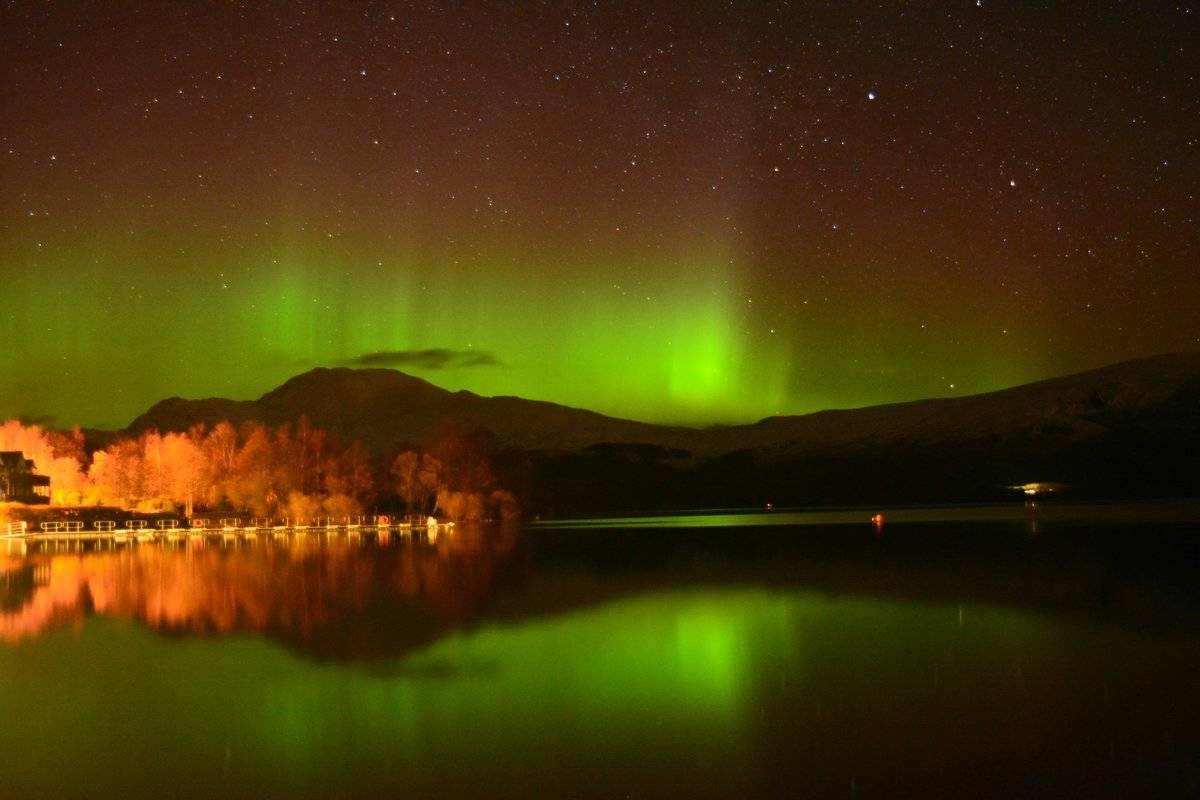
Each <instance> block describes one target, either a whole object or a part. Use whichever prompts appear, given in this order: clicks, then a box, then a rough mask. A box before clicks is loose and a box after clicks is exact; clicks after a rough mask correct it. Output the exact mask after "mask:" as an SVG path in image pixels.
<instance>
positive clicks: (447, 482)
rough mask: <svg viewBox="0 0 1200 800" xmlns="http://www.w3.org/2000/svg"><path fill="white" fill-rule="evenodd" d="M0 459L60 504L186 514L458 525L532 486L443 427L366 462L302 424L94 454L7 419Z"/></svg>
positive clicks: (246, 428)
mask: <svg viewBox="0 0 1200 800" xmlns="http://www.w3.org/2000/svg"><path fill="white" fill-rule="evenodd" d="M0 450H21V451H22V452H24V453H25V455H26V457H27V458H32V459H33V460H34V462H35V464H36V466H37V470H38V472H40V473H42V474H44V475H49V476H50V489H51V503H52V504H55V505H85V506H86V505H111V506H117V507H120V508H126V509H136V510H139V511H143V512H162V511H172V512H177V513H181V514H184V515H186V516H189V517H190V516H192V515H193V514H194V513H195V512H196V511H197V510H198V509H201V510H206V511H215V510H232V511H245V512H248V513H251V514H254V515H255V516H264V517H289V518H296V519H300V518H304V519H307V518H311V517H315V516H322V515H324V516H330V517H344V516H352V515H356V514H362V513H365V512H367V511H371V510H385V511H404V512H405V513H412V514H421V515H426V514H441V515H444V516H448V517H451V518H454V519H490V518H512V517H515V516H517V515H518V514H519V509H520V503H519V502H518V497H519V496H521V494H522V491H523V488H524V486H525V485H526V484H527V477H526V476H527V474H528V467H527V462H526V459H525V458H524V456H523V454H521V453H520V452H518V451H515V450H512V449H505V448H502V447H501V446H500V445H499V443H498V442H497V441H496V440H495V438H494V437H493V436H491V435H490V434H488V433H486V432H477V433H468V432H464V431H463V430H461V429H459V428H456V427H453V426H446V427H444V428H442V429H441V430H439V431H438V432H437V433H436V434H435V435H434V436H433V437H432V438H431V440H430V441H429V442H428V443H427V444H426V445H425V446H423V447H418V446H411V447H405V448H400V449H399V450H398V451H397V452H394V453H392V454H390V455H388V456H384V457H380V456H377V455H375V454H372V453H371V452H370V451H369V450H368V449H367V448H366V447H365V446H364V445H363V444H362V443H361V442H358V441H351V442H343V441H342V440H340V439H339V438H338V437H337V436H335V435H332V434H330V433H329V432H327V431H325V430H323V429H321V428H318V427H315V426H313V425H311V424H310V423H309V422H308V420H307V419H304V418H301V419H300V420H299V421H298V422H296V423H294V424H293V423H284V424H282V425H279V426H278V427H270V426H267V425H264V424H262V423H259V422H246V423H243V424H242V425H241V426H237V427H235V426H234V425H232V424H230V423H229V422H220V423H218V424H216V425H214V426H212V427H211V428H208V427H206V426H203V425H197V426H195V427H193V428H191V429H190V430H188V431H186V432H183V433H165V434H164V433H159V432H157V431H148V432H146V433H143V434H142V435H140V436H137V437H125V438H118V439H116V440H115V441H112V442H110V443H108V444H107V446H105V447H103V448H102V449H96V450H94V451H89V449H88V448H87V446H86V441H85V437H84V436H83V434H82V433H81V432H80V431H79V430H78V429H76V430H75V431H73V432H72V433H70V434H65V433H61V432H58V431H53V430H46V429H43V428H41V427H39V426H36V425H28V426H27V425H23V424H21V423H20V422H18V421H15V420H14V421H9V422H6V423H4V424H3V425H2V426H0Z"/></svg>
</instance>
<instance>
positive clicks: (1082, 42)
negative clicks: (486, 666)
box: [0, 0, 1200, 427]
mask: <svg viewBox="0 0 1200 800" xmlns="http://www.w3.org/2000/svg"><path fill="white" fill-rule="evenodd" d="M1198 13H1200V12H1197V11H1196V10H1194V9H1190V8H1188V7H1187V6H1186V5H1174V4H1169V3H1138V4H1114V3H1104V2H1102V3H1086V4H1085V3H1061V4H1053V6H1052V7H1037V8H1034V7H1030V6H1029V5H1028V4H1006V3H999V2H990V0H982V2H976V0H969V2H956V3H946V4H928V5H921V6H920V7H908V6H906V5H902V4H882V5H861V6H859V5H855V6H848V5H847V4H842V3H831V4H801V3H796V4H788V3H770V2H768V3H757V2H755V3H749V2H747V3H731V4H721V5H720V6H718V5H717V4H702V5H700V6H693V5H692V4H684V3H665V2H660V3H645V4H593V3H519V4H510V3H498V2H497V3H490V2H476V3H467V4H463V5H454V6H449V5H442V4H400V3H365V4H355V3H336V4H334V3H330V4H317V3H291V2H288V3H285V2H264V3H254V4H235V3H216V2H212V3H207V2H195V3H186V4H184V3H143V4H125V3H102V4H59V5H55V6H43V5H42V4H34V3H24V2H15V3H7V4H5V5H4V6H3V7H2V8H0V70H2V76H3V77H2V79H0V86H2V92H3V94H2V95H0V138H2V140H0V145H2V147H0V299H2V301H3V306H4V307H3V313H0V418H4V417H8V416H17V415H21V416H26V417H38V418H41V417H48V418H50V419H52V420H53V421H54V422H55V423H57V424H61V425H70V424H72V423H75V422H78V423H81V424H84V425H100V426H112V427H120V426H123V425H125V424H126V423H128V422H129V421H130V419H132V417H133V416H135V415H136V414H138V413H139V412H141V411H143V410H144V409H145V408H146V407H147V406H149V405H150V404H151V403H153V402H155V401H156V400H158V399H161V398H163V397H166V396H171V395H182V396H187V397H202V396H210V395H223V396H229V397H237V398H247V397H256V396H258V395H260V394H262V393H263V392H265V391H267V390H269V389H270V388H272V387H274V386H275V385H277V384H278V383H280V382H282V381H283V380H285V379H286V378H288V377H290V376H291V375H294V374H296V373H298V372H301V371H304V370H306V369H309V368H311V367H313V366H317V365H324V366H335V365H355V364H359V365H367V364H369V365H375V366H395V367H396V368H398V369H402V370H405V371H409V372H413V373H415V374H418V375H421V376H422V377H425V378H427V379H429V380H431V381H433V382H434V383H437V384H439V385H442V386H445V387H447V388H451V389H458V388H467V389H471V390H472V391H476V392H479V393H482V394H516V395H521V396H524V397H530V398H536V399H545V400H553V401H556V402H561V403H566V404H570V405H575V406H581V407H587V408H593V409H596V410H599V411H603V412H606V413H610V414H615V415H619V416H627V417H633V418H638V419H645V420H652V421H682V422H688V423H695V424H702V423H712V422H735V421H747V420H752V419H756V418H758V417H762V416H766V415H769V414H775V413H800V412H806V411H812V410H817V409H820V408H827V407H834V406H857V405H865V404H870V403H878V402H888V401H896V400H903V399H911V398H917V397H929V396H943V395H951V394H966V393H972V392H978V391H986V390H990V389H995V388H1000V387H1004V386H1010V385H1014V384H1017V383H1021V382H1024V381H1028V380H1034V379H1038V378H1042V377H1049V376H1052V375H1057V374H1063V373H1067V372H1072V371H1078V370H1081V369H1086V368H1089V367H1094V366H1099V365H1101V364H1105V363H1111V362H1113V361H1117V360H1121V359H1124V358H1132V357H1135V356H1140V355H1149V354H1153V353H1159V352H1165V351H1176V350H1194V349H1196V348H1197V347H1198V346H1200V322H1198V321H1197V315H1196V313H1195V310H1196V308H1197V307H1200V281H1197V280H1196V279H1195V272H1196V266H1197V256H1198V254H1200V241H1198V233H1197V231H1198V230H1200V228H1198V226H1197V224H1196V223H1197V219H1196V213H1197V186H1198V185H1200V181H1198V178H1200V169H1198V159H1197V150H1198V148H1200V133H1198V130H1200V129H1198V126H1197V123H1196V120H1197V119H1200V107H1198V106H1200V104H1198V103H1197V99H1196V92H1197V88H1198V85H1197V84H1198V79H1197V72H1198V69H1197V64H1198V63H1200V59H1197V53H1196V46H1195V42H1196V41H1197V40H1200V37H1198V36H1197V30H1196V28H1197V15H1198Z"/></svg>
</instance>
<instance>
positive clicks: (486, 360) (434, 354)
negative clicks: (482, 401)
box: [346, 347, 503, 369]
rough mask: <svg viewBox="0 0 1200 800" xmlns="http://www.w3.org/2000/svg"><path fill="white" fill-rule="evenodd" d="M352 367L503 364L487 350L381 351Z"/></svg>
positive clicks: (352, 363)
mask: <svg viewBox="0 0 1200 800" xmlns="http://www.w3.org/2000/svg"><path fill="white" fill-rule="evenodd" d="M346 364H347V365H348V366H352V367H418V368H421V369H448V368H450V367H499V366H503V362H501V361H500V359H498V358H497V357H496V354H495V353H490V352H488V351H487V350H449V349H446V348H441V347H437V348H430V349H428V350H381V351H379V352H377V353H364V354H363V355H361V356H359V357H358V358H352V359H350V360H349V361H347V362H346Z"/></svg>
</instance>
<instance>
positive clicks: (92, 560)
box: [0, 526, 516, 657]
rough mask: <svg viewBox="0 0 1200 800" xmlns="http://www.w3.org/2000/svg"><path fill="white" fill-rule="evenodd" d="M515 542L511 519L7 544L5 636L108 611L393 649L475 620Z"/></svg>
mask: <svg viewBox="0 0 1200 800" xmlns="http://www.w3.org/2000/svg"><path fill="white" fill-rule="evenodd" d="M515 542H516V530H515V528H513V527H499V526H493V527H487V528H484V527H479V526H474V527H473V526H463V527H460V528H455V529H452V532H451V533H446V532H442V533H441V535H439V536H427V535H426V534H424V533H423V532H418V533H411V534H406V535H403V536H401V535H400V534H398V533H395V532H392V533H391V534H387V533H384V534H376V533H370V534H351V535H347V534H345V533H340V534H307V535H289V536H273V535H269V534H258V535H252V536H230V537H188V538H184V539H181V540H179V541H176V542H159V543H153V544H132V543H130V544H120V545H118V544H113V543H109V542H101V543H87V544H84V545H80V544H69V545H68V544H61V545H57V546H56V545H54V544H51V543H38V544H33V545H30V546H27V547H25V548H22V549H23V550H24V553H21V552H19V551H18V552H17V553H10V554H6V555H0V640H3V641H7V642H16V641H19V640H22V639H25V638H28V637H33V636H37V635H39V634H41V633H43V632H45V631H48V630H52V629H54V628H59V627H67V626H72V625H74V626H78V625H79V624H81V623H82V621H83V620H84V619H85V618H87V617H88V616H90V615H93V614H103V615H107V616H113V617H120V618H128V619H133V620H137V621H138V622H140V623H142V624H144V625H146V626H147V627H149V628H151V629H153V630H156V631H160V632H163V633H188V634H230V633H238V632H256V633H263V634H266V635H269V636H271V637H272V638H276V639H279V640H282V641H284V642H286V643H288V644H289V645H291V646H294V647H297V648H299V649H302V650H305V651H307V652H309V653H311V654H313V655H318V656H329V657H354V656H371V655H387V654H394V653H395V652H398V651H403V650H405V649H407V648H408V647H411V646H413V645H415V644H418V643H420V642H423V641H427V640H429V639H430V638H432V637H433V636H436V635H437V634H438V633H439V632H441V631H444V630H446V629H449V628H451V627H454V626H456V625H460V624H462V623H463V622H464V621H466V620H468V619H469V618H470V617H471V616H472V615H473V614H474V613H475V612H476V609H477V608H478V606H479V605H480V604H481V603H482V601H483V600H484V599H485V598H486V597H487V596H488V595H489V594H490V592H491V589H492V584H493V582H494V580H495V575H496V571H497V569H498V567H499V565H500V564H501V562H502V561H503V560H504V559H505V558H506V557H507V556H508V554H509V553H510V552H511V551H512V549H513V546H514V544H515ZM388 622H395V623H396V624H393V625H389V624H386V623H388ZM380 634H382V635H380Z"/></svg>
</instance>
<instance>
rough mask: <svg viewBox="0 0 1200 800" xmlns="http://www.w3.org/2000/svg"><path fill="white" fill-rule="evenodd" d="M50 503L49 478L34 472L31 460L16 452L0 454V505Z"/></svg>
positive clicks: (8, 451)
mask: <svg viewBox="0 0 1200 800" xmlns="http://www.w3.org/2000/svg"><path fill="white" fill-rule="evenodd" d="M49 502H50V478H49V476H47V475H38V474H37V473H36V472H35V471H34V466H33V459H31V458H25V454H24V453H22V452H20V451H17V450H6V451H3V452H0V503H29V504H40V503H49Z"/></svg>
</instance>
